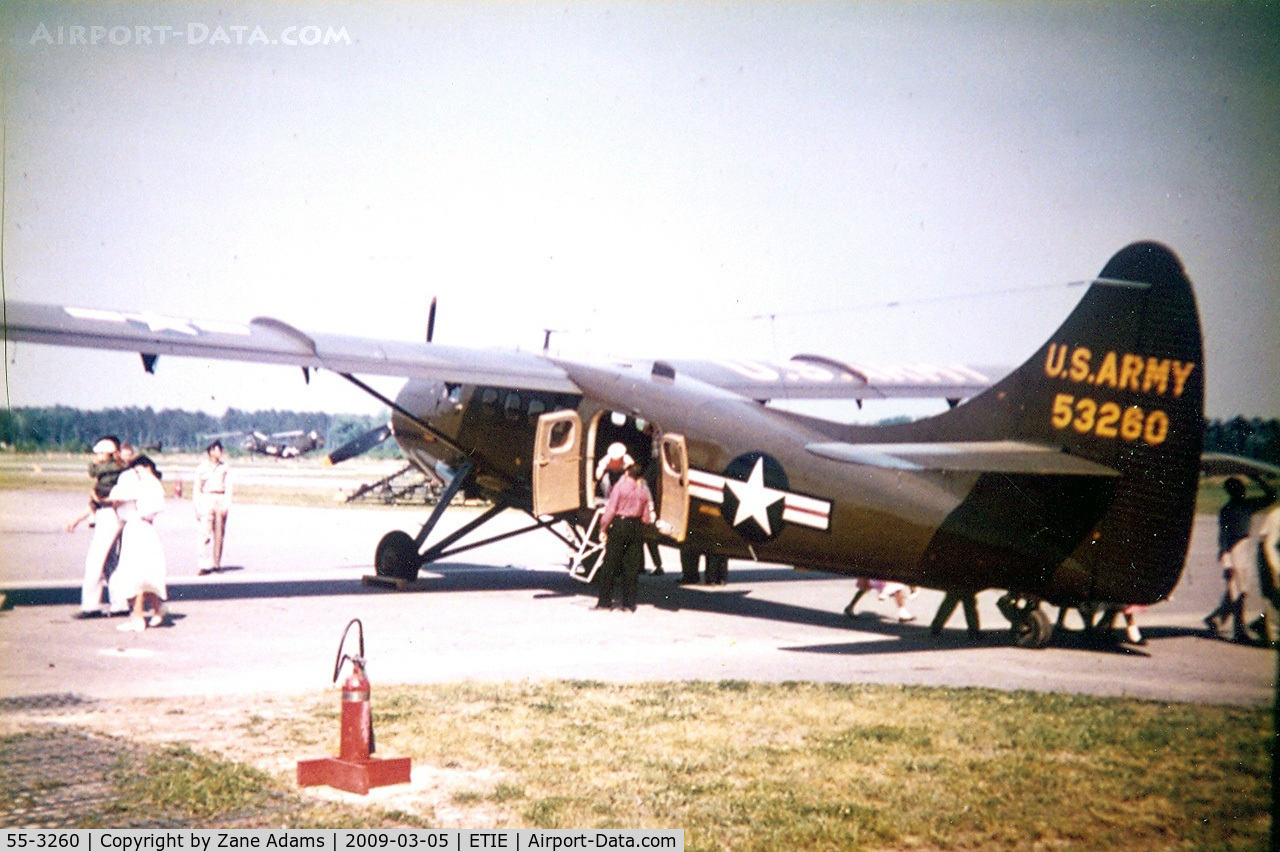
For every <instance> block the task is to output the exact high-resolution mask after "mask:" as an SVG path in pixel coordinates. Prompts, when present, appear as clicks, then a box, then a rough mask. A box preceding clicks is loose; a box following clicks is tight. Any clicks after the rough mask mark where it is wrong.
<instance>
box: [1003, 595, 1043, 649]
mask: <svg viewBox="0 0 1280 852" xmlns="http://www.w3.org/2000/svg"><path fill="white" fill-rule="evenodd" d="M996 606H998V607H999V608H1000V612H1001V613H1003V614H1004V617H1005V618H1007V619H1009V627H1010V629H1011V630H1012V631H1013V638H1014V642H1015V643H1016V644H1017V645H1018V647H1019V648H1043V647H1044V646H1045V645H1048V644H1049V640H1050V639H1052V638H1053V622H1051V621H1050V620H1049V616H1047V615H1045V613H1044V611H1043V610H1042V609H1040V601H1039V599H1037V598H1027V597H1023V596H1021V595H1015V594H1014V593H1013V592H1008V593H1006V594H1004V595H1001V597H1000V599H999V600H998V601H996Z"/></svg>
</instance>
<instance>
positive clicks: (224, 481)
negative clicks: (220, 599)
mask: <svg viewBox="0 0 1280 852" xmlns="http://www.w3.org/2000/svg"><path fill="white" fill-rule="evenodd" d="M223 454H224V451H223V449H222V442H221V441H214V442H213V443H212V444H210V445H209V446H208V447H206V448H205V458H204V460H203V461H201V462H200V464H199V465H197V466H196V476H195V486H194V488H193V489H192V490H193V491H194V492H195V493H194V494H192V495H191V497H192V500H193V502H194V503H195V509H196V519H197V520H198V521H199V522H200V559H199V568H200V573H201V574H212V573H213V572H214V571H217V570H219V569H220V568H221V567H222V541H223V539H224V538H225V536H226V534H227V513H228V512H230V511H231V476H230V468H228V467H227V463H226V461H224V460H223Z"/></svg>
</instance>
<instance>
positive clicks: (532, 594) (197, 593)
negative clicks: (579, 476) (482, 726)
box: [0, 490, 1276, 706]
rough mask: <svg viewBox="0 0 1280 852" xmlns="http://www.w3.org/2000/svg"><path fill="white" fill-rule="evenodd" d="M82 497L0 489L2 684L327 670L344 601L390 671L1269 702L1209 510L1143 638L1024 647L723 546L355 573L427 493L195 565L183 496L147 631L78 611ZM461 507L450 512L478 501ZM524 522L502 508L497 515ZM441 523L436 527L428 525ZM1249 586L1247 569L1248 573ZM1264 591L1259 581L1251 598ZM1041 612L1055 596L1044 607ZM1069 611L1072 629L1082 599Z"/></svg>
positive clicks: (1062, 636)
mask: <svg viewBox="0 0 1280 852" xmlns="http://www.w3.org/2000/svg"><path fill="white" fill-rule="evenodd" d="M82 504H83V496H82V495H81V494H78V493H73V492H65V491H61V492H60V491H44V490H11V491H0V591H2V592H3V593H4V594H5V595H6V598H7V600H6V603H5V605H4V609H3V612H0V660H2V661H3V662H0V697H5V698H18V697H27V696H51V695H64V694H69V695H78V696H83V697H86V698H109V697H117V696H137V695H144V696H145V695H211V694H221V693H241V694H254V693H285V692H302V691H309V690H318V689H323V688H325V687H327V686H329V684H330V679H331V677H332V673H333V666H334V659H335V655H336V651H337V645H338V640H339V638H340V636H341V633H342V630H343V628H344V627H345V626H346V624H347V622H348V621H349V620H350V619H352V618H359V619H361V621H362V623H363V625H364V629H365V641H366V655H367V658H368V668H369V674H370V677H371V679H372V680H373V682H374V684H375V687H376V685H377V684H392V683H424V682H445V681H460V680H476V681H512V680H540V679H546V678H567V679H591V680H605V681H664V680H712V681H717V680H724V679H734V680H752V681H774V682H777V681H787V680H805V681H822V682H875V683H901V684H936V685H946V686H985V687H995V688H998V689H1009V690H1016V689H1028V690H1036V691H1051V692H1070V693H1085V694H1092V695H1127V696H1135V697H1141V698H1149V699H1156V700H1163V701H1190V702H1206V703H1225V704H1240V705H1255V706H1265V705H1268V704H1270V703H1271V701H1272V700H1273V697H1274V694H1275V691H1274V682H1273V681H1274V677H1275V673H1276V656H1275V653H1274V652H1273V651H1270V650H1268V649H1265V648H1260V647H1245V646H1240V645H1235V644H1232V643H1230V642H1227V641H1224V640H1220V639H1213V638H1209V637H1207V636H1206V635H1205V631H1204V627H1203V624H1202V623H1201V618H1202V617H1203V616H1204V614H1205V613H1206V612H1208V611H1209V610H1210V609H1212V608H1213V607H1214V606H1215V604H1216V603H1217V600H1218V598H1219V597H1220V596H1221V593H1222V580H1221V572H1220V570H1219V569H1218V567H1217V566H1216V564H1215V561H1214V552H1215V523H1214V519H1213V518H1212V517H1207V516H1202V517H1198V518H1197V520H1196V527H1195V533H1194V536H1193V539H1192V547H1191V552H1190V555H1189V557H1188V564H1187V569H1186V571H1185V572H1184V574H1183V578H1182V582H1181V583H1180V584H1179V586H1178V588H1177V589H1176V590H1175V592H1174V595H1173V598H1172V600H1170V601H1168V602H1165V603H1162V604H1159V605H1157V606H1154V607H1152V608H1151V609H1150V610H1148V611H1147V612H1146V613H1144V614H1143V615H1142V617H1141V626H1142V631H1143V633H1144V634H1145V635H1146V637H1147V639H1148V643H1147V644H1146V645H1145V646H1141V647H1134V646H1128V645H1121V644H1115V645H1108V646H1104V647H1098V646H1091V645H1089V644H1087V643H1085V642H1083V641H1082V640H1081V636H1080V635H1079V634H1078V633H1077V632H1074V631H1061V632H1058V633H1057V634H1055V637H1054V641H1053V643H1052V645H1051V646H1050V647H1049V648H1046V649H1044V650H1038V651H1033V650H1024V649H1021V648H1017V647H1016V646H1014V644H1013V640H1012V636H1011V634H1010V633H1009V630H1008V624H1007V622H1006V621H1005V620H1004V618H1003V617H1002V616H1000V614H999V612H998V611H997V610H996V608H995V600H996V597H997V596H998V595H997V593H995V592H986V593H984V594H982V595H981V596H980V598H979V603H980V609H981V614H982V620H983V626H984V629H985V633H984V640H983V641H982V642H980V643H974V642H972V641H970V640H969V639H968V638H967V637H966V634H965V630H964V621H963V615H962V614H961V613H960V612H959V611H957V612H956V613H955V614H954V615H953V616H952V619H951V623H950V624H949V625H948V629H947V630H946V631H945V632H944V633H943V635H942V636H941V637H939V638H933V637H931V636H930V635H929V630H928V624H929V621H930V619H931V618H932V617H933V613H934V611H935V610H936V607H937V605H938V602H939V601H940V600H941V594H940V593H938V592H933V591H927V590H926V591H922V592H921V593H920V595H919V596H918V597H917V598H916V599H914V600H913V601H911V604H910V608H911V609H912V611H913V612H914V613H915V614H916V620H915V621H914V622H911V623H907V624H900V623H898V621H897V620H896V618H895V617H894V615H895V612H894V609H895V608H894V607H893V605H892V602H890V601H884V602H880V601H877V600H875V597H874V595H871V596H868V597H866V598H864V599H863V601H862V602H861V603H860V605H859V611H860V612H864V613H867V614H866V615H862V616H860V617H858V618H854V619H850V618H847V617H845V616H844V615H843V614H842V612H841V610H842V608H843V607H844V605H845V604H846V603H847V602H848V600H849V597H850V596H851V594H852V592H853V581H852V580H851V579H850V578H847V577H837V576H833V575H829V574H818V573H808V572H798V571H794V570H792V569H789V568H784V567H780V566H772V565H760V564H754V563H749V562H731V563H730V570H729V583H728V585H726V586H718V587H708V586H680V585H678V584H677V583H676V579H677V578H678V577H679V560H678V558H677V554H676V552H675V551H674V550H670V549H664V559H665V563H666V567H667V574H666V575H665V576H663V577H654V576H645V577H642V578H641V580H640V586H641V587H640V607H639V611H638V612H636V613H634V614H631V613H623V612H619V611H612V612H600V611H595V610H593V609H592V607H593V606H594V604H595V598H594V595H593V594H592V591H591V589H590V588H589V587H587V586H585V585H583V584H582V583H580V582H578V581H576V580H574V579H573V578H571V577H570V576H569V575H568V573H567V571H566V570H565V565H566V562H567V552H566V550H565V548H564V546H563V545H562V544H561V543H560V542H559V541H558V540H557V539H555V538H554V537H552V536H551V535H549V534H547V533H545V532H537V533H533V534H530V535H526V536H520V537H516V538H512V539H508V540H506V541H503V542H500V543H498V544H495V545H491V546H487V547H485V548H481V549H477V550H473V551H468V552H466V553H463V554H460V555H458V556H456V557H453V558H451V559H449V560H447V561H445V562H442V563H436V564H435V565H433V566H430V567H429V570H424V571H423V572H422V575H421V577H420V579H419V580H418V581H417V582H416V583H415V584H414V585H413V586H412V587H411V588H410V589H407V590H405V591H391V590H386V589H380V588H373V587H370V586H367V585H364V584H363V583H362V582H361V577H362V576H364V575H366V574H370V573H372V561H373V552H374V547H375V546H376V544H377V542H378V539H379V538H380V537H381V536H382V535H383V534H384V533H386V532H387V531H388V530H390V529H403V530H406V531H408V532H410V533H413V532H415V531H416V530H417V528H418V525H420V524H421V523H422V521H423V520H425V518H426V510H425V509H388V508H381V507H379V508H350V507H334V508H320V509H317V508H302V507H291V506H268V505H237V506H236V507H235V508H234V509H233V510H232V514H231V517H230V521H229V524H228V532H227V545H226V553H225V558H224V562H226V563H227V564H228V565H229V566H231V570H226V571H224V572H222V573H219V574H215V575H210V576H204V577H201V576H197V574H196V567H195V552H196V524H195V518H194V515H193V512H192V508H191V503H190V501H184V500H170V501H169V505H168V507H167V511H166V512H165V513H164V514H162V515H161V516H160V518H159V520H158V524H157V526H158V529H159V531H160V533H161V538H162V541H163V543H164V547H165V552H166V554H167V557H168V561H169V579H170V587H169V588H170V598H171V601H170V607H171V610H172V613H173V618H172V624H171V626H167V627H163V628H158V629H151V630H147V631H146V632H144V633H141V634H134V633H124V632H121V631H118V630H117V629H116V627H117V625H119V624H120V623H122V619H94V620H87V621H77V620H74V619H73V618H72V615H73V614H74V613H75V612H77V611H78V608H79V607H78V602H79V586H80V576H81V573H82V565H83V558H84V553H85V550H86V548H87V546H88V542H89V533H88V531H86V530H85V529H84V528H83V527H82V528H81V530H79V531H78V532H76V533H74V534H68V533H67V532H66V531H65V530H64V526H65V524H66V522H67V521H68V520H70V519H71V518H72V517H74V516H75V515H76V514H77V513H78V512H79V511H80V510H81V509H82ZM475 515H476V510H473V509H458V508H453V509H450V510H449V513H447V514H446V520H445V522H444V523H442V525H441V526H442V529H446V528H449V529H451V528H453V527H456V526H458V525H460V524H461V523H464V522H465V521H466V520H470V519H471V518H473V517H475ZM527 523H528V518H527V517H525V516H523V515H519V514H517V513H514V512H509V513H506V515H505V516H503V517H501V518H499V519H498V521H496V522H495V523H494V524H493V525H491V527H490V531H491V532H493V531H497V530H499V529H514V528H516V527H519V526H523V525H525V524H527ZM437 535H439V533H437ZM1250 586H1251V587H1255V586H1256V579H1254V578H1251V580H1250ZM1257 603H1258V594H1257V592H1256V588H1254V589H1253V591H1252V592H1251V594H1250V609H1251V617H1252V616H1253V615H1256V614H1257ZM1050 615H1051V616H1054V615H1056V611H1054V610H1053V609H1052V608H1050ZM1067 625H1068V627H1074V628H1078V627H1079V626H1080V623H1079V621H1078V620H1077V619H1076V618H1075V615H1074V614H1072V615H1071V616H1069V618H1068V621H1067Z"/></svg>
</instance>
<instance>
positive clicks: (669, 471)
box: [658, 432, 689, 542]
mask: <svg viewBox="0 0 1280 852" xmlns="http://www.w3.org/2000/svg"><path fill="white" fill-rule="evenodd" d="M659 455H660V456H661V457H662V490H661V494H662V496H661V498H660V504H661V505H660V507H659V510H658V521H659V524H660V528H661V529H662V530H663V531H664V532H665V534H666V535H668V536H670V537H671V538H673V539H675V540H676V541H678V542H679V541H684V539H685V536H686V535H687V534H688V532H689V454H688V453H687V452H686V451H685V441H684V435H677V434H676V433H674V432H667V433H666V434H664V435H663V436H662V451H661V453H659Z"/></svg>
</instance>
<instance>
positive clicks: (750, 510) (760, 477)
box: [724, 456, 786, 535]
mask: <svg viewBox="0 0 1280 852" xmlns="http://www.w3.org/2000/svg"><path fill="white" fill-rule="evenodd" d="M724 484H725V487H726V488H728V489H729V490H730V491H732V492H733V496H734V497H737V498H738V511H737V513H736V514H735V515H734V518H733V525H734V526H735V527H736V526H738V524H740V523H742V522H743V521H744V520H746V519H747V518H751V519H753V520H755V522H756V523H757V524H759V525H760V529H762V530H764V533H765V535H773V527H772V526H770V524H769V507H770V506H772V505H774V504H775V503H777V502H779V501H780V500H782V499H783V498H784V497H785V496H786V495H785V493H784V492H782V491H779V490H777V489H776V488H769V487H767V486H766V485H765V484H764V457H763V456H762V457H760V458H758V459H756V465H755V467H753V468H751V475H750V476H749V477H747V481H746V482H739V481H738V480H736V479H726V480H725V481H724Z"/></svg>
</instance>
